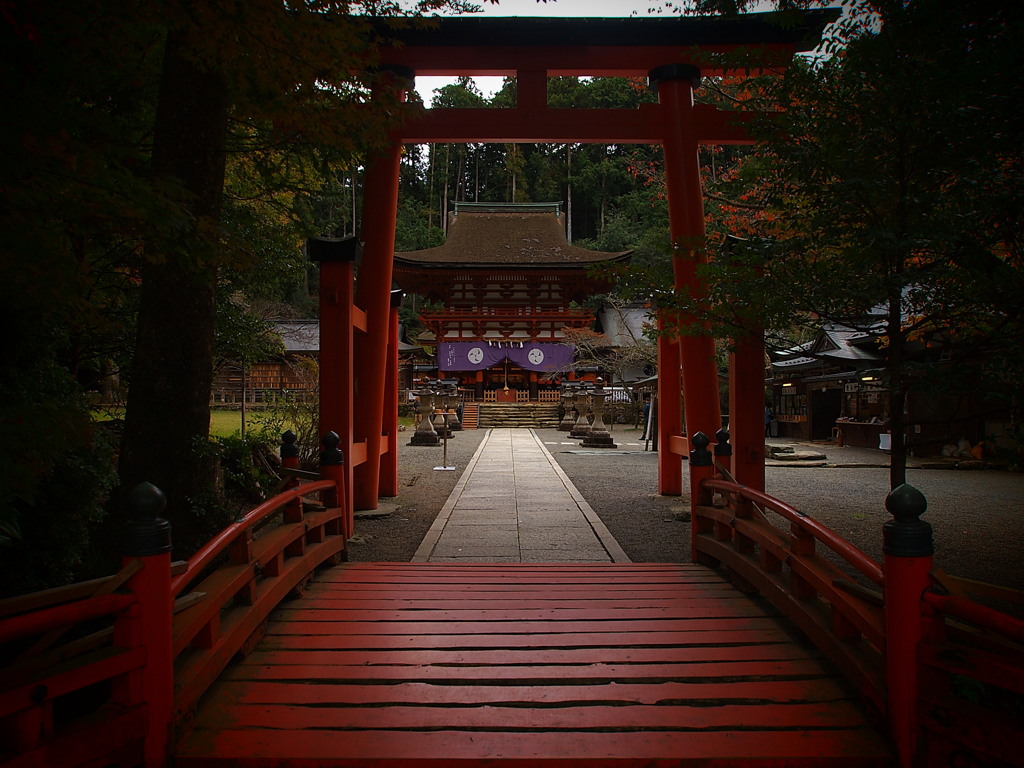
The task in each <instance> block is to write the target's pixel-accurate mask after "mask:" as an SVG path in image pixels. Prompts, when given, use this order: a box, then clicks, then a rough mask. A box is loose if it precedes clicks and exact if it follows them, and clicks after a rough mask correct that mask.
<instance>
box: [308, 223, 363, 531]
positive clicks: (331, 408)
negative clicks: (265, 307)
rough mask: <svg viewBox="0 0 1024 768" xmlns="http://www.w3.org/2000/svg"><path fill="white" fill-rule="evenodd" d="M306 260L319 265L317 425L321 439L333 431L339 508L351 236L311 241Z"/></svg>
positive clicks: (349, 377) (348, 377) (347, 393)
mask: <svg viewBox="0 0 1024 768" xmlns="http://www.w3.org/2000/svg"><path fill="white" fill-rule="evenodd" d="M306 248H307V250H308V252H309V257H310V259H312V260H313V261H316V262H319V264H320V426H319V437H320V439H321V440H323V438H324V435H326V434H327V433H328V432H336V433H337V434H338V437H339V438H340V440H341V442H340V444H339V448H340V450H341V452H342V455H343V456H344V457H345V463H344V465H343V466H344V475H345V483H344V486H345V492H344V495H343V497H342V499H341V500H340V502H339V504H340V506H341V507H342V508H343V509H344V510H345V511H346V514H350V513H351V512H352V510H353V509H354V507H353V506H352V443H353V413H352V411H353V403H354V401H353V394H354V391H353V386H352V381H353V376H354V366H353V332H352V328H353V325H352V323H353V319H354V312H355V307H354V305H353V303H352V284H353V265H354V263H355V259H356V252H357V250H358V241H357V240H356V239H355V238H354V237H346V238H342V239H336V238H316V239H313V240H309V241H308V242H307V243H306Z"/></svg>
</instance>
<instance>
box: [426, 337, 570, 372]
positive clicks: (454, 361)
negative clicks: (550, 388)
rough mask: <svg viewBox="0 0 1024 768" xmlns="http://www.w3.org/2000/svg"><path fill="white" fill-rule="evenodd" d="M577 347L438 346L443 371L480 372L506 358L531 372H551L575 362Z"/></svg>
mask: <svg viewBox="0 0 1024 768" xmlns="http://www.w3.org/2000/svg"><path fill="white" fill-rule="evenodd" d="M575 354H576V347H575V346H573V345H571V344H552V343H542V342H532V341H523V342H519V341H501V342H491V343H490V344H488V343H487V342H486V341H445V342H441V343H440V344H438V345H437V368H438V370H440V371H479V370H480V369H481V368H490V367H491V366H492V365H497V364H498V363H500V362H501V361H502V360H504V359H505V358H506V357H507V358H508V359H509V360H511V361H512V362H513V363H515V364H516V365H518V366H520V367H521V368H525V369H526V370H528V371H538V372H540V373H545V372H547V371H551V370H554V369H556V368H561V367H562V366H565V365H568V364H569V363H571V362H572V360H573V356H574V355H575Z"/></svg>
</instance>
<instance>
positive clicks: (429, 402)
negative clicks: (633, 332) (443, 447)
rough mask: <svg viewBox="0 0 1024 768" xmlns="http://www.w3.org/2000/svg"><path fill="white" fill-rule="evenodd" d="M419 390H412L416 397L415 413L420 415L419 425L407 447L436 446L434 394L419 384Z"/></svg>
mask: <svg viewBox="0 0 1024 768" xmlns="http://www.w3.org/2000/svg"><path fill="white" fill-rule="evenodd" d="M420 384H421V386H420V389H417V390H413V394H414V395H416V412H417V413H418V414H420V423H419V424H417V425H416V431H415V432H413V433H412V439H411V440H409V445H437V444H438V443H439V442H440V439H439V438H438V436H437V432H436V431H435V430H434V420H433V418H432V417H433V413H434V393H433V391H432V390H430V389H429V388H427V387H426V386H424V385H423V383H422V382H421V383H420Z"/></svg>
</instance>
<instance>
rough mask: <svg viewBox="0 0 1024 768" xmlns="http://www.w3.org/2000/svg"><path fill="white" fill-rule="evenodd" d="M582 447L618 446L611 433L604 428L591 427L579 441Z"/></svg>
mask: <svg viewBox="0 0 1024 768" xmlns="http://www.w3.org/2000/svg"><path fill="white" fill-rule="evenodd" d="M580 445H581V446H583V447H584V448H618V447H619V446H617V445H616V444H615V441H614V440H612V436H611V434H609V432H608V430H606V429H591V430H590V433H589V434H588V435H587V436H586V437H585V438H583V442H582V443H580Z"/></svg>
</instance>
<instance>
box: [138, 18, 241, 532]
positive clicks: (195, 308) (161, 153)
mask: <svg viewBox="0 0 1024 768" xmlns="http://www.w3.org/2000/svg"><path fill="white" fill-rule="evenodd" d="M227 104H228V100H227V92H226V88H225V85H224V80H223V78H222V77H221V76H220V74H219V73H217V72H213V71H210V70H209V69H207V68H204V67H201V66H199V65H198V64H196V62H194V61H193V60H191V59H190V58H189V56H188V41H187V39H186V36H185V35H184V34H182V33H175V32H172V33H171V34H169V36H168V41H167V49H166V52H165V55H164V66H163V73H162V79H161V86H160V97H159V105H158V108H157V117H156V126H155V131H154V138H153V156H152V169H153V175H154V178H155V180H156V181H157V182H160V181H161V180H166V179H175V180H177V181H178V182H180V183H181V185H182V186H183V188H184V191H185V192H186V194H187V195H188V202H187V204H186V205H187V208H188V212H189V213H190V214H191V220H190V221H189V224H188V226H187V227H186V228H184V231H181V232H177V233H175V237H174V239H173V242H171V238H170V237H159V236H152V237H151V239H150V240H149V242H147V243H146V259H145V262H144V264H143V267H142V270H141V277H142V287H141V303H140V307H139V316H138V331H137V338H136V345H135V356H134V364H133V369H132V379H131V384H130V389H129V394H128V408H127V415H126V423H125V434H124V443H123V446H122V451H121V460H120V474H121V482H122V486H123V487H124V488H131V487H133V486H134V485H135V484H136V483H138V482H140V481H143V480H148V481H150V482H152V483H154V484H155V485H156V486H158V487H159V488H161V489H162V490H163V491H164V493H165V494H166V495H167V500H168V507H167V512H166V516H167V517H168V519H170V520H171V521H172V523H174V525H175V526H176V528H175V530H176V539H177V540H178V541H181V542H187V541H188V540H189V538H190V537H191V536H192V535H194V534H200V535H201V534H202V531H201V530H199V529H198V527H197V514H196V511H195V510H197V509H198V507H197V504H196V500H197V499H198V498H199V497H201V496H203V495H205V494H206V493H208V492H209V491H210V490H211V488H212V487H213V483H212V481H213V477H214V473H215V469H216V465H215V461H214V460H213V458H212V457H211V455H210V453H209V451H205V450H203V446H204V444H205V442H206V439H207V436H208V435H209V429H210V390H211V386H212V381H213V365H212V358H213V329H214V316H215V291H216V268H215V266H214V263H215V262H214V259H213V256H214V249H215V248H216V243H215V242H214V236H213V234H212V233H213V232H215V231H216V229H217V223H218V218H219V215H220V208H221V199H222V196H223V189H224V163H225V136H226V131H227V110H228V107H227Z"/></svg>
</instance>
